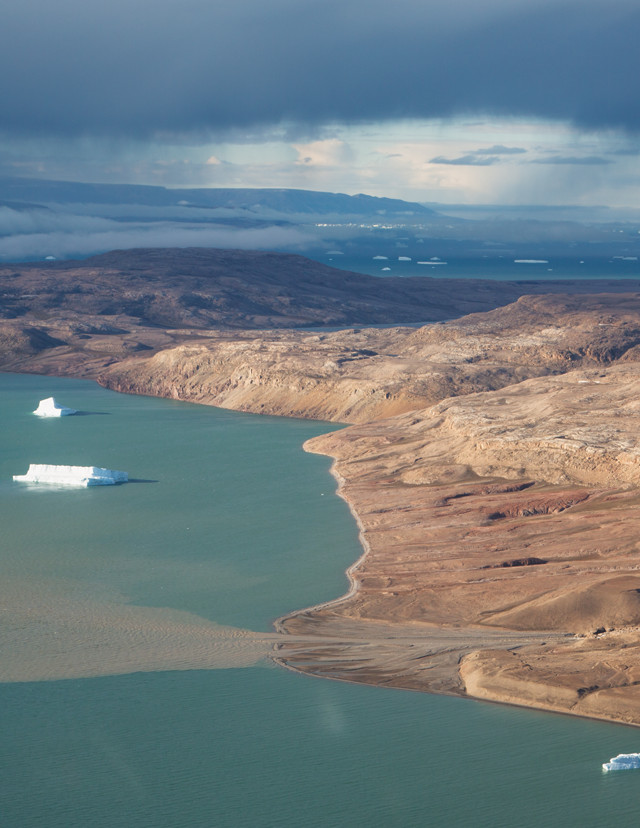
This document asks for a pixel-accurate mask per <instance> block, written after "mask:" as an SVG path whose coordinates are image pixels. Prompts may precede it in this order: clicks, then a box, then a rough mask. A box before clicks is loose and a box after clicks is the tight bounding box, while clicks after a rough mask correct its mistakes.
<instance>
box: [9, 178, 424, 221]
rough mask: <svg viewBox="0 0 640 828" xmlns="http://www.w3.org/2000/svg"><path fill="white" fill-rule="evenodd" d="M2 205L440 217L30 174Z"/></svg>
mask: <svg viewBox="0 0 640 828" xmlns="http://www.w3.org/2000/svg"><path fill="white" fill-rule="evenodd" d="M0 199H1V201H0V203H2V204H5V205H6V206H9V205H8V202H14V203H13V204H11V206H12V207H14V208H15V206H16V205H15V202H25V201H28V202H30V206H33V204H34V202H44V203H45V204H46V203H48V202H55V203H57V204H74V203H80V204H140V205H145V206H150V207H175V206H182V207H201V208H209V209H216V208H223V209H230V210H248V211H250V212H255V213H258V214H259V213H260V212H262V211H271V212H278V213H293V214H296V213H302V214H309V215H313V214H317V215H328V214H334V215H344V216H346V215H359V216H385V215H395V216H402V215H405V216H406V215H421V216H429V215H435V211H434V210H431V209H430V208H429V207H425V206H423V205H422V204H418V203H416V202H410V201H402V200H400V199H396V198H378V197H377V196H370V195H364V194H363V193H359V194H358V195H353V196H351V195H345V194H344V193H322V192H315V191H313V190H286V189H245V188H238V189H235V188H218V187H202V188H188V189H179V190H173V189H171V190H170V189H167V188H166V187H157V186H148V185H138V184H81V183H76V182H72V181H47V180H44V179H36V178H33V179H30V178H0Z"/></svg>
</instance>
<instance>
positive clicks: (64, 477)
mask: <svg viewBox="0 0 640 828" xmlns="http://www.w3.org/2000/svg"><path fill="white" fill-rule="evenodd" d="M13 479H14V480H16V481H18V482H19V483H47V484H53V485H57V486H81V487H82V488H86V487H87V486H115V485H116V483H126V482H127V481H128V480H129V475H128V474H127V472H123V471H114V470H113V469H101V468H99V467H98V466H50V465H44V464H38V463H31V464H30V465H29V470H28V471H27V473H26V474H14V475H13Z"/></svg>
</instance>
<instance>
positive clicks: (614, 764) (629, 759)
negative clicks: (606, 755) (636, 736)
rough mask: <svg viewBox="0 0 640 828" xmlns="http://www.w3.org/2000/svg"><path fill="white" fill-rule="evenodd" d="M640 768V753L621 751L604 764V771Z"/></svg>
mask: <svg viewBox="0 0 640 828" xmlns="http://www.w3.org/2000/svg"><path fill="white" fill-rule="evenodd" d="M635 768H640V753H619V754H618V755H617V756H614V757H612V758H611V759H610V760H609V761H608V762H605V763H604V765H603V766H602V770H603V771H612V770H634V769H635Z"/></svg>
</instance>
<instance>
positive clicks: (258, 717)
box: [0, 375, 640, 828]
mask: <svg viewBox="0 0 640 828" xmlns="http://www.w3.org/2000/svg"><path fill="white" fill-rule="evenodd" d="M51 394H54V395H55V396H56V397H57V398H58V399H59V401H60V402H62V403H63V404H65V405H70V406H72V407H74V408H78V409H80V410H82V411H85V412H93V413H90V414H87V415H86V416H81V417H75V418H69V419H62V420H56V421H40V420H38V419H37V418H35V417H32V416H30V415H29V414H28V412H29V411H30V410H32V409H33V408H35V405H36V403H37V401H38V399H40V398H42V397H45V396H49V395H51ZM0 400H1V404H0V426H1V427H0V480H1V481H2V482H1V483H0V519H1V526H2V536H1V540H0V556H1V557H0V562H1V565H2V573H3V578H9V577H10V578H13V579H16V582H17V583H22V582H24V583H28V582H30V581H37V582H38V583H49V582H51V583H54V584H55V585H56V590H57V592H56V594H57V595H59V600H60V601H64V600H65V596H66V594H67V592H66V591H69V593H73V595H74V596H76V597H77V596H78V594H80V595H82V596H84V597H86V599H87V600H89V601H91V600H93V597H94V596H95V595H96V594H100V595H108V596H117V595H124V596H126V600H127V601H129V602H131V603H132V604H137V605H143V606H152V607H166V608H172V609H181V610H187V611H189V612H191V613H195V614H197V615H199V616H202V617H203V618H208V619H211V620H213V621H216V622H219V623H223V624H229V625H235V626H238V627H244V628H248V629H256V630H259V629H264V630H268V629H269V624H270V621H271V619H273V617H275V616H277V615H279V614H281V613H283V612H286V611H287V610H289V609H292V608H295V607H300V606H304V605H306V604H309V603H311V602H313V601H318V600H322V599H324V598H327V597H332V596H335V595H337V594H339V593H340V592H342V591H343V590H344V587H345V578H344V575H343V570H344V568H345V567H346V566H347V564H348V563H350V562H351V561H352V560H353V559H354V558H355V557H357V555H358V554H359V547H358V544H357V536H356V530H355V527H354V525H353V521H352V519H351V516H350V515H349V513H348V511H347V509H346V506H345V504H344V503H343V502H342V501H341V500H339V499H338V498H336V497H334V496H332V492H333V491H334V488H335V487H334V483H333V480H332V479H331V478H330V477H329V475H328V466H329V463H328V461H327V460H326V458H322V457H317V456H313V455H307V454H304V453H303V452H301V451H300V444H301V443H302V442H303V440H305V439H307V438H308V437H310V436H311V435H313V434H317V433H321V432H322V431H326V430H328V429H329V428H330V426H327V425H326V424H322V423H309V422H301V421H290V420H277V419H274V418H260V417H252V416H246V415H238V414H232V413H229V412H224V411H220V410H216V409H211V408H206V407H199V406H192V405H185V404H180V403H174V402H170V401H162V400H153V399H146V398H136V397H126V396H121V395H116V394H112V393H110V392H107V391H105V390H103V389H101V388H99V387H98V386H96V385H94V384H91V383H83V382H79V381H73V380H58V379H50V378H49V379H47V378H41V377H22V376H11V375H3V376H0ZM29 462H65V463H83V464H95V465H105V466H110V467H113V468H121V469H124V470H126V471H128V472H129V474H130V475H131V477H132V478H134V479H136V480H138V481H140V482H135V483H132V484H129V485H127V486H122V487H114V488H106V489H88V490H78V491H59V490H54V491H44V490H42V489H38V490H34V489H32V488H29V487H25V486H21V485H17V484H13V483H11V482H9V481H10V477H11V475H12V474H14V473H16V472H23V471H25V470H26V466H27V465H28V463H29ZM114 600H115V599H114ZM0 621H1V622H2V623H1V624H0V635H1V634H2V633H3V632H4V631H6V628H7V623H8V621H10V619H7V617H6V614H2V615H0ZM4 637H5V636H4V635H2V638H4ZM11 657H12V658H15V654H11ZM0 709H1V710H2V717H1V720H0V721H1V725H0V757H1V758H0V774H1V780H2V784H1V785H0V826H2V828H36V826H43V828H76V826H77V828H80V827H81V826H82V828H84V826H96V828H120V827H121V826H122V828H124V826H127V827H129V826H135V827H136V828H138V827H140V828H165V827H166V828H208V827H209V826H216V828H217V827H218V826H220V828H222V827H224V828H235V827H236V826H237V827H238V828H244V826H247V827H248V826H264V828H271V827H272V826H273V828H275V827H276V826H292V827H293V826H303V825H305V826H318V827H319V826H323V828H324V827H325V826H326V828H329V827H330V826H380V828H382V827H383V826H399V827H400V826H410V827H411V828H412V827H413V826H487V828H489V826H496V828H497V827H498V826H505V828H510V827H511V826H525V827H526V826H531V828H533V827H534V826H608V825H611V826H632V825H633V826H635V825H637V821H638V816H637V814H638V808H639V807H640V773H634V772H627V773H624V772H620V773H617V774H606V775H605V774H603V773H602V772H601V769H600V765H601V763H602V762H603V761H605V760H607V759H608V758H609V757H610V756H612V755H614V754H617V753H620V752H626V751H635V750H638V749H640V731H639V730H636V729H632V728H625V727H620V726H615V725H609V724H605V723H599V722H589V721H583V720H578V719H572V718H570V717H561V716H554V715H550V714H543V713H539V712H535V711H526V710H517V709H514V708H508V707H502V706H497V705H488V704H482V703H477V702H471V701H468V700H462V699H456V698H445V697H437V696H428V695H422V694H417V693H409V692H401V691H392V690H385V689H381V688H374V687H362V686H356V685H348V684H341V683H337V682H330V681H325V680H320V679H312V678H308V677H305V676H299V675H297V674H293V673H290V672H287V671H285V670H282V669H280V668H277V667H275V666H272V665H269V663H268V662H261V663H260V664H259V665H257V666H254V667H248V668H244V669H224V670H223V669H218V670H191V671H187V670H186V671H168V672H152V673H135V672H134V673H131V674H129V675H122V676H105V677H100V678H87V679H67V680H58V681H41V682H16V683H7V684H0Z"/></svg>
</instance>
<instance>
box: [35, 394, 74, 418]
mask: <svg viewBox="0 0 640 828" xmlns="http://www.w3.org/2000/svg"><path fill="white" fill-rule="evenodd" d="M33 413H34V414H36V415H37V416H38V417H68V416H69V415H70V414H77V413H78V412H77V411H76V409H75V408H67V407H66V405H59V404H58V403H57V402H56V401H55V397H47V399H46V400H40V402H39V403H38V407H37V408H36V410H35V411H34V412H33Z"/></svg>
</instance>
